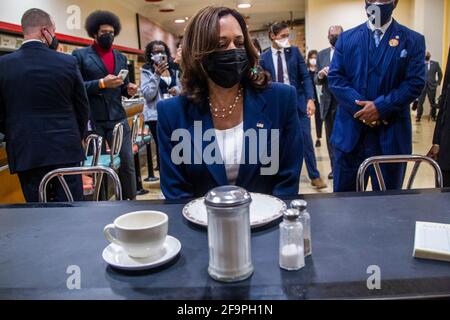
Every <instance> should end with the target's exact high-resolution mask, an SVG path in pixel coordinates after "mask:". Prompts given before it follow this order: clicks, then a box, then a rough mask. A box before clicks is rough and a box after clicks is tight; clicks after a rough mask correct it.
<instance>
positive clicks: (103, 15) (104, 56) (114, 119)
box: [73, 11, 140, 200]
mask: <svg viewBox="0 0 450 320" xmlns="http://www.w3.org/2000/svg"><path fill="white" fill-rule="evenodd" d="M86 31H87V33H88V34H89V36H90V37H91V38H93V39H94V43H93V45H92V46H90V47H87V48H83V49H79V50H75V51H74V52H73V55H74V56H75V57H76V58H77V60H78V64H79V66H80V70H81V74H82V75H83V78H84V81H85V86H86V90H87V93H88V97H89V102H90V106H91V110H92V111H91V112H92V118H93V121H94V124H93V125H94V127H95V131H96V133H97V134H99V135H100V136H102V137H104V138H105V139H106V140H107V141H108V143H109V145H111V143H112V133H113V129H114V127H115V125H116V124H117V123H119V122H121V123H123V126H124V134H123V144H122V149H121V151H120V169H119V177H120V180H121V184H122V190H123V198H124V199H129V200H133V199H135V198H136V179H135V167H134V160H133V151H132V145H131V130H130V126H129V125H128V120H127V115H126V113H125V110H124V108H123V106H122V96H134V95H135V94H136V93H137V86H136V85H135V84H133V83H130V82H129V80H128V77H127V78H126V79H125V80H124V79H122V78H121V77H119V76H118V74H119V72H120V70H122V69H128V65H127V58H126V57H125V56H124V55H123V54H121V53H120V52H119V51H117V50H115V49H113V47H112V46H113V42H114V38H115V37H117V36H118V35H119V33H120V31H121V25H120V20H119V18H118V17H117V16H116V15H115V14H113V13H111V12H108V11H96V12H93V13H92V14H91V15H89V17H88V18H87V20H86ZM136 170H140V168H136Z"/></svg>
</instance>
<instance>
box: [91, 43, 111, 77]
mask: <svg viewBox="0 0 450 320" xmlns="http://www.w3.org/2000/svg"><path fill="white" fill-rule="evenodd" d="M89 57H91V59H92V60H94V62H95V64H96V65H97V66H98V67H99V68H100V70H102V72H103V74H108V70H106V67H105V64H104V63H103V61H102V59H101V58H100V56H99V55H98V54H97V52H95V49H94V48H93V47H92V46H91V47H90V52H89Z"/></svg>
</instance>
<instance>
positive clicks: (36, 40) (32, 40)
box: [22, 39, 43, 45]
mask: <svg viewBox="0 0 450 320" xmlns="http://www.w3.org/2000/svg"><path fill="white" fill-rule="evenodd" d="M28 42H39V43H43V42H42V41H41V40H38V39H30V40H26V41H24V42H22V45H24V44H25V43H28Z"/></svg>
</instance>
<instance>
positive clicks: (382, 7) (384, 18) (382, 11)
mask: <svg viewBox="0 0 450 320" xmlns="http://www.w3.org/2000/svg"><path fill="white" fill-rule="evenodd" d="M372 6H373V7H377V8H378V10H377V11H375V10H374V12H369V11H370V10H369V8H371V7H372ZM394 9H395V3H394V1H392V2H388V3H377V4H371V3H369V2H367V1H366V11H367V16H368V17H369V19H371V22H372V23H373V24H374V25H375V27H377V28H380V27H382V26H384V25H385V24H386V23H388V22H389V20H391V18H392V13H393V12H394ZM378 13H379V16H378ZM378 24H379V25H378Z"/></svg>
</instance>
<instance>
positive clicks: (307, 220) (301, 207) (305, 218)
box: [291, 200, 312, 257]
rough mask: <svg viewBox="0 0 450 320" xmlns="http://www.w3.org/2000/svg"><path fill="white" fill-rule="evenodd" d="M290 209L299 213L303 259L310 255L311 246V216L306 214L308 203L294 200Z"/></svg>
mask: <svg viewBox="0 0 450 320" xmlns="http://www.w3.org/2000/svg"><path fill="white" fill-rule="evenodd" d="M291 208H292V209H297V210H298V211H300V221H301V222H302V225H303V236H304V238H305V245H304V246H305V257H308V256H310V255H312V245H311V216H310V214H309V212H308V203H307V202H306V201H305V200H294V201H292V202H291Z"/></svg>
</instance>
